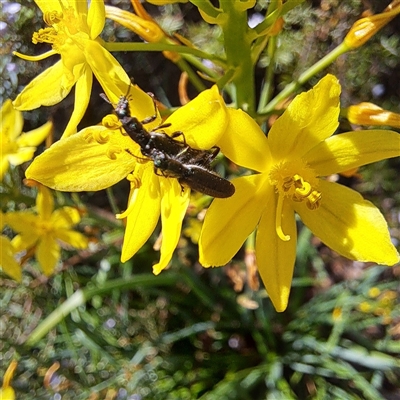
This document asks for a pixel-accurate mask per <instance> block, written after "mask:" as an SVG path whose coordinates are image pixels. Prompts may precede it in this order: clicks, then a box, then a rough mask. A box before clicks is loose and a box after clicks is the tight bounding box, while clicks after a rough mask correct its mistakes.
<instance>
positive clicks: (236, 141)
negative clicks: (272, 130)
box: [217, 108, 272, 171]
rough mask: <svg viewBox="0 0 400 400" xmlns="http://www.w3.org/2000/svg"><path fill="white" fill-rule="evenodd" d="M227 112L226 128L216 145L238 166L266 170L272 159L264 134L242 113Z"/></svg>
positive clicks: (229, 109)
mask: <svg viewBox="0 0 400 400" xmlns="http://www.w3.org/2000/svg"><path fill="white" fill-rule="evenodd" d="M227 111H228V126H227V127H226V131H225V134H224V135H223V136H222V137H221V139H220V140H219V141H218V142H217V145H218V146H219V147H220V148H221V150H222V152H223V153H224V155H225V156H227V157H228V158H229V159H230V160H232V161H233V162H235V163H236V164H238V165H242V166H245V167H246V168H249V169H252V170H255V171H266V170H268V169H269V166H270V164H271V160H272V158H271V152H270V150H269V145H268V139H267V138H266V136H265V134H264V132H263V131H262V130H261V129H260V127H259V126H258V125H257V123H256V122H255V121H254V119H253V118H251V117H250V116H249V115H248V114H246V113H245V112H244V111H242V110H234V109H232V108H228V109H227ZM249 138H251V140H249Z"/></svg>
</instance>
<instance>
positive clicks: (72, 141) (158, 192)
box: [26, 86, 227, 274]
mask: <svg viewBox="0 0 400 400" xmlns="http://www.w3.org/2000/svg"><path fill="white" fill-rule="evenodd" d="M136 102H137V101H136V99H135V98H134V97H133V100H132V102H131V104H132V105H133V104H136ZM153 112H154V108H152V107H150V109H149V113H148V114H147V116H149V115H151V113H153ZM131 113H132V115H135V114H134V113H133V112H132V108H131ZM117 122H118V121H117ZM103 123H104V124H106V125H107V126H110V127H111V126H113V125H114V129H113V130H111V129H107V128H106V127H104V126H94V127H89V128H86V129H84V130H82V131H81V132H78V133H77V134H76V135H73V136H71V137H69V138H66V139H63V140H61V141H59V142H57V143H55V144H53V145H52V146H51V147H50V148H49V149H48V150H46V151H45V152H44V153H43V154H41V155H40V156H39V157H36V159H35V160H34V161H33V163H32V164H31V165H30V166H29V168H28V169H27V171H26V176H27V178H29V179H33V180H36V181H39V182H41V183H42V184H44V185H46V186H49V187H51V188H53V189H57V190H64V191H82V190H100V189H104V188H107V187H109V186H111V185H113V184H115V183H117V182H118V181H120V180H121V179H124V178H126V177H127V178H128V179H129V180H130V182H131V192H130V195H129V202H128V207H127V210H126V211H125V212H124V213H122V214H121V215H118V217H119V218H125V217H126V219H127V221H126V231H125V238H124V243H123V247H122V254H121V260H122V261H123V262H124V261H127V260H128V259H130V258H131V257H132V256H133V255H134V254H135V253H136V252H137V251H138V250H139V249H140V248H141V247H142V246H143V244H144V243H145V242H146V241H147V240H148V238H149V237H150V235H151V233H152V232H153V231H154V229H155V227H156V225H157V223H158V220H159V218H160V215H161V223H162V238H163V240H162V245H161V249H160V250H161V258H160V262H159V263H158V264H156V265H155V266H154V267H153V271H154V273H155V274H158V273H159V272H161V271H162V270H163V269H164V268H165V267H166V266H167V265H168V263H169V261H170V260H171V257H172V253H173V251H174V250H175V248H176V246H177V244H178V240H179V237H180V231H181V225H182V219H183V217H184V215H185V212H186V208H187V206H188V202H189V195H190V190H189V189H188V188H185V189H184V190H182V187H181V185H180V183H179V182H178V180H177V179H175V178H166V177H164V176H159V175H157V174H155V173H154V165H153V163H152V162H148V161H146V160H144V159H143V156H142V155H141V153H140V151H139V146H138V145H137V144H136V143H135V142H133V140H132V139H130V137H129V136H128V135H126V134H122V132H121V131H120V129H116V128H119V126H120V125H118V124H116V117H115V116H114V115H112V116H109V117H106V118H104V119H103ZM165 124H171V126H170V127H165V128H163V131H165V132H166V133H167V134H171V133H172V132H175V131H182V132H184V135H185V140H186V142H187V143H188V144H189V145H190V146H192V147H194V148H197V149H210V148H211V147H213V146H214V145H215V144H216V143H217V142H218V140H219V139H220V137H221V136H222V135H223V133H224V131H225V128H226V124H227V110H226V106H225V103H224V101H223V99H222V97H221V96H220V94H219V92H218V88H217V87H216V86H214V87H213V88H212V89H209V90H206V91H204V92H202V93H201V94H200V95H199V96H198V97H196V98H195V99H194V100H192V101H191V102H189V103H187V104H186V105H185V106H183V107H181V108H180V109H179V110H178V111H176V112H175V113H173V114H172V115H171V116H170V117H169V118H168V119H167V120H166V121H165ZM145 126H146V127H148V126H149V125H145ZM150 126H151V125H150ZM148 129H150V128H148ZM133 155H135V156H136V157H134V156H133Z"/></svg>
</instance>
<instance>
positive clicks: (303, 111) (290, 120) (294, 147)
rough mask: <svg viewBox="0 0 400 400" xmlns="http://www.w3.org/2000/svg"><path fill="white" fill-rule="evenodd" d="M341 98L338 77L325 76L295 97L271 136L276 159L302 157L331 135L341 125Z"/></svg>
mask: <svg viewBox="0 0 400 400" xmlns="http://www.w3.org/2000/svg"><path fill="white" fill-rule="evenodd" d="M339 95H340V85H339V82H338V80H337V78H336V77H334V76H333V75H326V76H325V77H324V78H322V79H321V80H320V81H319V82H318V83H317V84H316V85H315V86H314V88H312V89H311V90H309V91H308V92H304V93H301V94H300V95H298V96H296V97H295V99H294V100H293V101H292V103H291V104H290V105H289V107H288V108H287V110H286V111H285V112H284V113H283V114H282V116H281V117H279V118H278V119H277V120H276V121H275V122H274V124H273V125H272V128H271V130H270V132H269V134H268V141H269V145H270V148H271V153H272V154H273V156H274V158H275V159H276V160H281V159H284V158H289V157H299V156H300V157H301V156H302V155H303V154H304V153H306V152H307V151H308V150H309V149H311V148H313V147H314V146H315V145H316V144H317V143H319V142H321V141H323V140H325V139H326V138H328V137H329V136H331V135H332V134H333V133H334V132H335V130H336V128H337V126H338V125H339V123H338V117H339V111H340V105H339Z"/></svg>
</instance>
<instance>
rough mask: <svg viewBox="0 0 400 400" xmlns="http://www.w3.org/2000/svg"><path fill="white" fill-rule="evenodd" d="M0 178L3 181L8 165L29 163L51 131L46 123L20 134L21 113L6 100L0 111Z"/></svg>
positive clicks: (48, 123)
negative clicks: (37, 147)
mask: <svg viewBox="0 0 400 400" xmlns="http://www.w3.org/2000/svg"><path fill="white" fill-rule="evenodd" d="M0 115H1V120H0V140H1V143H0V145H1V150H0V178H1V179H3V177H4V174H5V173H6V172H7V170H8V167H9V165H10V164H11V165H20V164H22V163H24V162H26V161H29V160H30V159H31V158H32V157H33V154H34V152H35V151H36V146H38V145H39V144H40V143H42V142H43V140H44V139H45V138H46V137H47V136H48V135H49V133H50V132H51V131H52V129H53V124H52V123H51V122H47V123H45V124H44V125H42V126H41V127H40V128H37V129H34V130H33V131H30V132H27V133H22V126H23V123H24V121H23V118H22V113H21V112H19V111H17V110H15V109H14V108H13V106H12V103H11V100H6V101H5V103H4V104H3V106H2V107H1V110H0Z"/></svg>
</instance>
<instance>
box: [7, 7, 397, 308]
mask: <svg viewBox="0 0 400 400" xmlns="http://www.w3.org/2000/svg"><path fill="white" fill-rule="evenodd" d="M35 2H36V3H37V5H38V6H39V7H40V9H41V10H42V12H43V19H44V21H45V23H46V25H47V27H46V28H44V29H41V30H40V31H39V32H37V33H35V34H34V36H33V40H34V43H39V42H45V43H49V44H50V45H51V46H52V50H51V51H49V52H48V53H46V54H44V55H42V56H39V57H29V56H25V55H22V54H19V53H16V55H18V56H19V57H22V58H24V59H27V60H32V61H39V60H40V59H43V58H44V57H47V56H51V55H54V54H59V55H60V56H61V60H60V61H58V62H57V63H55V64H54V65H53V66H52V67H50V68H49V69H47V70H46V71H44V72H43V73H42V74H40V75H39V76H37V77H36V78H35V79H34V80H33V81H32V82H31V83H30V84H29V85H28V86H26V87H25V88H24V89H23V90H22V92H21V93H20V94H19V95H18V96H17V98H16V99H15V100H14V102H13V106H14V108H15V109H16V110H32V109H35V108H38V107H39V106H42V105H53V104H56V103H58V102H60V101H62V100H63V99H64V98H65V97H66V96H67V94H68V93H69V92H70V91H71V89H72V87H73V86H75V108H74V111H73V113H72V115H71V118H70V120H69V123H68V126H67V128H66V129H65V131H64V134H63V137H62V138H61V140H59V141H58V142H56V143H54V144H53V145H52V146H51V147H49V148H48V149H47V150H46V151H44V152H43V153H42V154H41V155H39V156H38V157H36V158H35V159H34V161H33V162H32V164H31V165H30V166H29V168H28V169H27V170H26V177H27V178H28V179H29V180H34V181H36V182H40V183H41V184H42V185H44V186H47V187H50V188H52V189H55V190H59V191H70V192H77V191H95V190H101V189H105V188H108V187H110V186H112V185H114V184H116V183H117V182H119V181H121V180H123V179H127V180H128V181H129V183H130V193H129V197H128V201H127V206H126V210H125V211H124V212H122V213H120V214H118V215H117V218H119V219H124V220H126V228H125V237H124V243H123V246H122V254H121V261H122V262H125V261H127V260H129V259H130V258H131V257H133V256H134V255H135V254H136V253H137V251H138V250H139V249H140V248H141V247H142V246H143V245H144V244H145V243H146V242H147V240H148V239H149V237H150V236H151V234H152V233H153V231H154V230H155V229H156V227H157V224H158V221H159V219H161V225H162V228H161V233H162V242H161V246H160V260H159V262H158V263H157V264H155V265H154V266H153V272H154V273H155V274H159V273H160V272H161V271H162V270H164V269H165V268H167V267H168V265H169V264H170V261H171V259H172V256H173V252H174V250H175V248H176V247H177V245H178V241H179V239H180V235H181V228H182V221H183V219H184V216H185V214H186V210H187V208H188V205H189V201H190V194H191V187H192V188H193V187H194V188H201V187H202V186H204V185H207V184H208V181H207V179H209V180H210V179H211V182H212V184H217V183H216V182H222V181H223V180H222V178H220V177H218V176H216V175H215V174H213V172H211V171H210V170H209V162H208V161H205V159H207V158H209V160H211V159H212V158H214V157H215V154H216V151H215V149H217V148H218V149H220V150H221V152H222V153H223V154H224V156H226V157H227V158H229V159H230V160H231V161H232V162H233V163H235V164H237V165H238V166H240V167H243V171H246V172H245V173H243V175H242V176H240V177H237V178H235V179H233V180H232V183H233V185H234V187H235V193H234V194H233V195H232V196H228V197H227V198H217V199H215V200H214V201H213V202H212V204H211V206H210V207H209V209H208V211H207V213H206V216H205V220H204V224H203V227H202V231H201V234H200V239H199V252H200V263H201V264H202V265H203V266H204V267H215V266H222V265H225V264H227V263H229V262H230V260H231V259H232V258H233V257H234V256H235V255H236V253H237V252H238V251H239V250H240V248H241V247H242V245H243V244H244V243H245V241H246V239H247V238H248V237H249V235H252V233H253V232H256V243H255V254H256V264H257V265H258V270H259V273H260V276H261V278H262V280H263V282H264V285H265V287H266V289H267V292H268V294H269V296H270V298H271V301H272V303H273V304H274V307H275V308H276V310H277V311H284V310H285V309H286V307H287V304H288V299H289V294H290V288H291V282H292V276H293V270H294V266H295V259H296V244H297V223H296V215H298V216H299V217H300V219H301V220H302V222H303V223H304V225H306V226H307V227H308V228H309V229H310V230H311V231H312V232H313V234H314V235H316V236H317V237H319V238H320V239H321V240H322V241H323V242H324V243H325V244H326V245H328V246H329V247H331V248H332V249H333V250H335V251H336V252H338V253H339V254H341V255H343V256H345V257H348V258H350V259H353V260H360V261H370V262H375V263H379V264H385V265H394V264H396V263H397V262H398V261H399V254H398V252H397V250H396V248H395V246H394V245H393V244H392V242H391V239H390V234H389V230H388V226H387V223H386V221H385V220H384V217H383V216H382V214H381V212H380V211H379V210H378V209H377V208H376V207H375V206H374V205H373V204H372V203H370V202H369V201H367V200H365V199H363V197H362V196H361V195H360V194H358V193H357V192H355V191H354V190H352V189H350V188H347V187H345V186H342V185H340V184H338V183H335V182H332V181H331V180H329V179H327V177H328V176H329V175H331V174H336V173H341V172H344V171H347V170H350V169H353V168H357V167H359V166H362V165H366V164H369V163H372V162H376V161H379V160H383V159H387V158H391V157H398V156H399V155H400V135H399V134H398V133H396V132H394V131H390V130H378V129H375V130H358V131H352V132H346V133H340V134H336V135H335V131H336V129H337V128H338V125H339V122H338V119H339V113H340V102H339V96H340V91H341V88H340V84H339V82H338V79H337V78H336V77H334V76H333V75H329V74H328V75H326V76H325V77H323V78H322V79H321V80H320V81H319V82H318V83H317V84H316V85H315V86H314V87H313V88H312V89H311V90H309V91H308V92H304V93H301V94H299V95H298V96H297V97H295V98H294V99H293V100H292V101H291V103H290V105H289V106H288V108H287V109H286V110H285V111H284V112H283V114H282V115H281V116H280V117H279V118H278V119H277V120H276V121H275V122H274V123H273V125H272V127H271V129H270V131H269V132H268V137H267V136H266V135H265V132H263V130H262V129H261V128H260V125H259V124H258V123H257V122H256V121H258V122H265V119H266V115H267V113H269V112H271V111H272V110H273V109H274V107H275V106H276V104H278V102H279V101H280V100H282V99H286V98H287V97H288V96H289V95H291V94H292V93H293V92H294V91H295V90H296V89H298V88H299V87H300V85H301V84H303V83H305V82H306V81H307V80H309V79H310V78H311V77H312V76H314V75H315V74H317V73H318V72H320V71H321V70H322V69H323V68H324V67H326V66H327V65H329V63H331V62H333V60H334V59H335V57H337V56H338V55H339V54H340V53H343V52H344V51H349V50H351V49H353V48H356V47H358V46H360V45H361V44H363V43H365V42H366V41H367V40H368V39H369V38H370V37H371V36H372V35H373V34H374V32H376V31H377V30H378V29H379V28H380V27H382V26H383V25H384V24H386V23H387V22H388V21H389V20H390V19H392V18H394V17H395V16H396V15H397V14H398V13H399V12H400V10H399V7H398V5H397V3H396V2H394V3H396V4H393V6H392V7H389V8H388V9H387V10H385V11H384V12H383V13H382V14H380V16H379V17H378V16H376V18H373V17H369V18H368V20H367V21H363V20H360V23H359V24H358V25H355V27H353V30H352V31H351V32H350V33H349V35H348V36H346V38H345V40H344V42H343V43H344V44H345V45H344V47H343V46H342V47H340V50H339V51H337V52H336V53H334V55H333V56H332V57H330V58H329V59H328V58H326V59H324V60H323V61H322V60H321V62H320V63H318V65H316V66H315V67H313V68H312V69H310V70H309V71H306V72H305V73H304V74H302V75H301V76H300V78H299V80H298V81H297V82H293V85H288V86H287V88H286V89H285V90H284V91H282V93H281V94H280V95H278V96H277V97H276V98H275V99H271V101H270V102H269V103H268V102H267V101H264V104H261V102H260V104H259V106H258V107H257V106H256V101H255V98H256V96H255V91H254V85H253V80H254V66H255V64H256V62H257V60H258V59H259V56H260V54H261V52H262V51H263V50H264V49H265V48H266V46H267V45H268V46H269V44H268V43H274V42H273V40H272V39H271V38H273V37H275V36H276V35H277V34H279V32H280V30H281V28H282V24H283V23H284V19H283V17H284V15H285V14H286V13H287V12H288V11H290V10H291V9H292V8H294V7H295V6H296V4H297V2H282V1H278V2H271V5H270V7H269V8H268V11H267V14H266V15H265V18H264V19H263V20H262V22H260V23H259V24H258V25H256V26H255V27H250V26H249V25H248V24H247V13H246V10H248V9H250V8H252V7H253V6H254V4H255V2H254V1H253V0H248V1H230V2H222V1H221V2H220V7H219V8H217V7H214V6H213V5H212V4H211V2H208V1H192V3H193V4H194V5H195V6H196V7H198V9H199V12H200V14H201V16H202V17H203V19H204V20H205V21H206V22H208V23H210V24H215V25H218V26H219V27H220V28H221V31H222V32H223V37H224V46H225V52H226V54H225V56H224V57H221V56H220V55H216V54H206V53H204V52H203V51H201V50H199V49H197V48H195V46H194V45H193V44H192V43H190V42H189V41H188V40H186V39H184V38H182V37H180V36H178V35H176V36H172V35H170V34H167V33H166V32H165V31H164V30H163V29H162V28H161V27H160V25H159V24H157V23H156V22H155V21H154V20H153V19H152V18H151V16H150V15H149V14H147V12H146V11H145V9H144V8H143V5H142V4H141V3H140V2H139V1H132V4H133V6H134V9H135V11H136V14H133V13H129V12H127V11H123V10H120V9H118V8H115V7H109V6H104V3H103V0H93V1H91V2H90V6H89V8H88V7H87V4H86V2H82V1H78V0H60V1H56V0H47V1H42V0H35ZM170 2H171V1H170ZM154 3H157V4H164V3H166V2H165V1H157V2H154ZM106 17H107V18H110V19H112V20H114V21H115V22H117V23H120V24H121V25H123V26H124V27H126V28H127V29H130V30H132V31H134V32H135V33H137V34H138V35H140V36H141V37H142V38H143V39H144V40H146V41H147V42H149V43H146V44H145V45H146V46H148V47H149V48H151V49H157V50H160V51H162V52H163V54H164V56H165V57H166V58H168V59H169V60H172V61H173V62H175V63H176V64H177V65H178V66H179V67H180V68H182V70H184V72H187V76H189V78H190V79H191V81H192V83H193V84H194V86H195V87H196V88H197V89H199V91H200V94H199V95H198V96H197V97H196V98H194V99H193V100H192V101H189V102H188V103H187V104H185V105H184V106H182V107H180V108H179V109H178V110H177V111H175V112H174V113H172V115H170V116H169V117H168V118H167V119H166V120H165V121H162V119H161V116H160V114H159V112H158V111H157V110H156V112H155V111H154V108H155V106H154V101H153V99H152V98H151V97H150V96H148V94H146V93H144V92H143V91H142V90H141V89H140V88H139V87H138V86H136V85H133V84H131V82H130V80H129V78H128V76H127V74H126V72H125V71H124V69H123V68H122V66H121V65H120V64H119V63H118V61H117V60H116V59H115V58H114V57H113V56H112V55H111V54H110V53H109V51H115V50H126V49H129V50H135V49H140V48H139V47H137V48H135V44H133V45H132V46H131V47H130V48H129V45H127V47H124V46H123V45H122V46H120V47H118V44H115V43H105V42H104V41H103V40H102V39H101V38H100V34H101V32H102V30H103V27H104V24H105V18H106ZM375 20H376V21H379V24H378V25H379V26H377V23H375ZM366 23H367V25H368V26H370V25H371V24H372V25H373V26H374V27H375V28H374V29H375V30H374V29H372V30H371V29H369V28H368V29H362V30H360V29H361V28H359V27H360V24H361V26H364V25H365V24H366ZM151 46H153V47H151ZM155 46H158V47H155ZM205 58H208V60H209V61H210V62H211V64H212V65H213V66H214V67H215V68H214V67H209V66H207V64H206V63H202V62H200V61H199V59H205ZM189 64H190V65H193V66H195V68H197V69H198V70H199V71H200V72H201V74H199V75H198V74H196V73H194V72H193V70H192V69H191V68H189V67H188V66H189ZM221 71H222V72H221ZM93 75H94V76H95V77H96V79H97V80H98V81H99V82H100V84H101V86H102V88H103V90H104V92H105V94H106V96H107V97H108V99H109V101H110V102H111V104H117V103H118V105H117V108H118V107H121V104H122V103H121V101H122V100H124V99H127V101H129V104H128V106H127V110H122V111H124V112H125V115H124V116H123V117H122V111H121V109H119V114H118V116H119V118H117V117H116V115H109V116H107V117H105V118H103V120H102V124H99V125H96V126H90V127H86V128H84V129H82V130H80V131H79V132H76V131H77V126H78V123H79V122H80V121H81V120H82V117H83V114H84V112H85V111H86V109H87V106H88V103H89V98H90V94H91V91H92V81H93ZM200 76H201V77H205V76H206V77H207V79H208V80H210V81H212V82H214V83H215V84H214V85H213V86H212V87H211V88H208V89H206V88H205V86H204V82H203V81H202V80H201V79H200ZM249 82H250V83H249ZM44 89H45V90H44ZM223 89H224V90H225V91H226V93H228V94H229V95H230V98H231V99H232V104H230V105H229V106H227V105H226V104H225V101H224V99H223V97H222V95H221V93H220V92H221V90H223ZM268 91H269V89H268V88H265V92H264V96H263V98H264V100H265V99H267V98H268V96H269V92H268ZM124 96H125V97H124ZM4 107H6V109H7V110H12V107H11V103H6V105H5V106H4ZM352 107H353V108H352ZM352 107H350V108H349V109H348V112H347V117H348V119H349V121H350V122H354V123H359V124H367V125H374V124H375V123H374V122H377V121H378V122H382V123H379V125H389V126H398V121H397V122H396V123H397V125H396V123H393V121H395V118H394V115H395V114H393V113H392V114H384V110H382V109H379V108H378V109H377V108H374V107H373V106H371V107H367V106H365V105H364V106H363V107H359V108H358V109H356V108H354V107H355V106H352ZM367 109H368V110H372V111H370V112H369V111H366V110H367ZM128 111H129V114H128ZM257 111H258V113H257ZM7 112H11V111H7ZM366 114H368V115H369V117H368V118H365V117H364V116H365V115H366ZM153 115H154V116H153ZM383 115H385V116H386V117H385V118H384V119H383ZM14 118H17V117H14ZM18 118H20V117H18ZM360 121H361V122H362V123H361V122H360ZM20 124H21V122H20V121H19V122H18V123H15V122H13V123H12V124H11V125H12V126H13V128H12V129H17V130H19V125H20ZM3 125H5V124H3ZM5 131H6V132H11V128H7V129H5ZM44 131H45V129H44ZM2 132H3V130H2ZM13 132H14V131H13ZM131 132H134V134H136V135H139V134H141V135H142V136H144V137H146V135H148V136H149V137H150V133H154V134H155V136H154V138H153V137H152V138H151V140H150V139H149V141H148V142H147V143H146V144H145V145H144V144H143V143H142V142H143V140H142V141H140V140H138V139H137V138H135V137H133V136H132V134H131ZM43 134H44V133H43ZM7 135H8V136H7V137H9V138H10V139H7V140H8V142H7V143H11V142H12V141H15V140H16V137H17V135H16V134H15V133H12V134H11V133H7ZM27 135H28V134H27ZM30 135H32V136H30V137H32V140H28V137H27V136H26V138H25V137H21V138H20V139H19V141H17V145H16V146H14V147H12V146H11V145H8V144H7V146H6V147H5V148H3V147H2V157H3V158H2V172H3V174H4V171H6V167H4V162H5V161H4V160H5V159H7V162H10V163H12V164H14V165H15V164H17V162H16V161H15V160H16V158H15V157H14V156H13V157H11V154H12V155H14V154H15V153H17V154H18V152H19V151H20V150H18V149H21V148H22V149H23V150H24V151H26V152H28V150H26V149H25V147H27V146H28V145H29V146H30V147H28V149H29V157H28V156H26V157H22V155H20V158H19V159H18V160H19V161H20V162H23V161H26V160H27V159H29V158H31V157H32V154H33V151H34V148H33V146H35V145H37V144H38V143H40V140H39V137H40V138H42V136H41V135H40V134H38V133H37V134H33V133H31V134H30ZM157 135H158V136H157ZM165 136H168V137H169V138H170V139H168V140H166V139H165ZM157 140H159V141H160V142H161V143H163V144H162V145H156V144H154V143H156V142H157ZM167 143H168V145H167ZM23 146H25V147H23ZM157 146H158V147H157ZM168 146H169V147H168ZM175 149H180V151H179V152H174V151H175ZM212 149H214V152H215V154H213V153H212V151H213V150H212ZM218 149H217V151H218ZM21 151H22V150H21ZM21 151H20V152H21ZM3 154H7V158H6V157H5V156H4V155H3ZM191 154H196V155H199V157H198V158H194V156H193V157H192V158H190V157H189V156H190V155H191ZM200 156H201V157H200ZM161 162H167V163H168V164H167V167H161V166H160V165H162V164H161ZM18 163H19V162H18ZM188 165H189V166H188ZM44 186H40V187H39V194H38V197H37V202H36V210H37V211H36V212H32V211H14V212H7V213H6V214H3V220H4V221H3V224H6V225H7V226H9V227H10V228H12V229H13V230H14V231H15V232H17V235H16V236H15V237H14V238H13V239H12V240H11V241H10V240H9V239H8V238H6V237H2V247H3V248H4V249H5V251H3V252H2V257H3V259H2V268H3V270H4V271H5V272H6V273H7V274H9V275H10V276H12V277H14V278H15V279H17V280H20V279H21V271H20V270H19V269H18V268H19V267H18V266H17V264H16V261H15V258H14V256H15V254H16V253H18V252H21V251H22V250H26V251H29V250H30V249H34V251H35V254H36V258H37V260H38V262H39V264H40V265H41V267H42V269H43V271H44V273H45V274H47V275H49V274H51V273H52V272H53V271H54V268H55V265H56V264H57V262H58V260H59V259H60V245H59V244H58V240H61V241H63V242H65V243H68V244H70V245H71V246H73V247H75V248H77V249H82V248H85V247H86V246H87V239H86V238H85V237H84V236H83V235H82V234H80V233H78V232H76V231H74V230H72V226H73V225H75V224H77V223H78V222H79V220H80V216H79V213H78V212H77V210H76V209H74V208H71V207H63V208H60V209H58V210H55V211H54V210H53V209H54V205H53V199H52V196H51V194H50V192H49V191H48V189H46V188H45V187H44Z"/></svg>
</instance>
